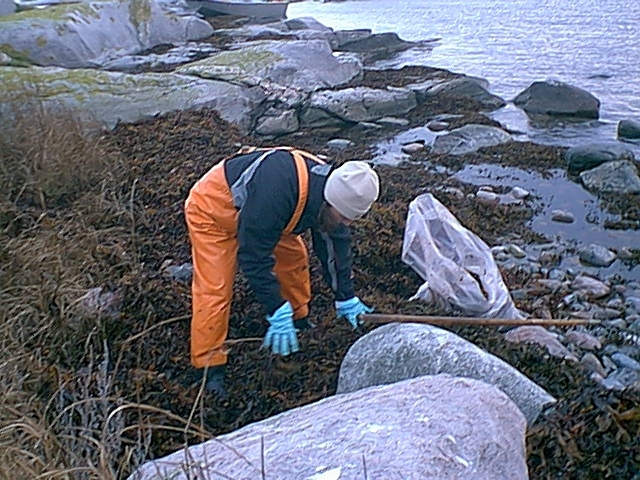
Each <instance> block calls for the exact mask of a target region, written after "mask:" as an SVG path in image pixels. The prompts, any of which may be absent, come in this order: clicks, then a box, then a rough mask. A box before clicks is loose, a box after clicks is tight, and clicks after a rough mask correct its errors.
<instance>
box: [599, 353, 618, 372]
mask: <svg viewBox="0 0 640 480" xmlns="http://www.w3.org/2000/svg"><path fill="white" fill-rule="evenodd" d="M602 364H603V365H604V368H606V369H607V370H609V371H611V370H616V369H617V368H618V365H616V362H614V361H613V360H611V357H608V356H607V355H603V357H602Z"/></svg>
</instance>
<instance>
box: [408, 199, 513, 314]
mask: <svg viewBox="0 0 640 480" xmlns="http://www.w3.org/2000/svg"><path fill="white" fill-rule="evenodd" d="M402 261H403V262H405V263H406V264H407V265H409V266H410V267H411V268H413V269H414V270H415V271H416V272H417V273H418V275H420V276H421V277H422V278H423V279H424V280H425V283H424V284H423V285H422V286H421V287H420V289H419V290H418V292H417V293H416V295H415V296H414V297H412V299H413V300H415V299H419V300H422V301H425V302H429V303H432V302H435V303H438V304H440V305H443V306H445V307H446V308H449V309H453V308H457V309H459V310H461V311H462V313H463V314H464V315H465V316H470V317H483V318H509V319H523V318H525V315H524V314H523V313H522V312H521V311H520V310H518V309H517V308H516V306H515V305H514V303H513V299H512V298H511V294H510V293H509V290H508V289H507V286H506V285H505V283H504V281H503V279H502V275H501V274H500V270H498V266H497V265H496V263H495V261H494V259H493V255H492V253H491V250H490V249H489V247H488V246H487V244H486V243H484V242H483V241H482V240H481V239H480V238H479V237H478V236H477V235H475V234H474V233H473V232H471V231H469V230H468V229H466V228H465V227H463V226H462V225H461V224H460V222H459V221H458V219H456V217H455V216H454V215H453V214H452V213H451V212H450V211H449V210H447V208H446V207H445V206H444V205H442V204H441V203H440V202H439V201H438V200H437V199H436V198H435V197H434V196H433V195H431V194H430V193H426V194H423V195H420V196H418V197H416V198H415V199H414V200H413V201H412V202H411V204H410V205H409V213H408V215H407V224H406V227H405V233H404V242H403V248H402Z"/></svg>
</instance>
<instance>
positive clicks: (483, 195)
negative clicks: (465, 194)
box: [476, 190, 500, 205]
mask: <svg viewBox="0 0 640 480" xmlns="http://www.w3.org/2000/svg"><path fill="white" fill-rule="evenodd" d="M476 198H477V199H478V201H479V202H480V203H483V204H485V205H497V204H498V203H500V196H499V195H498V194H497V193H493V192H489V191H487V190H479V191H478V193H476Z"/></svg>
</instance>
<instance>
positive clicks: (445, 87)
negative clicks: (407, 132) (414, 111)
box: [407, 76, 506, 111]
mask: <svg viewBox="0 0 640 480" xmlns="http://www.w3.org/2000/svg"><path fill="white" fill-rule="evenodd" d="M487 83H488V82H483V81H482V80H479V79H476V78H473V77H466V76H463V77H460V78H454V79H445V78H437V79H432V80H427V81H425V82H420V83H416V84H411V85H407V88H410V89H411V90H412V91H413V92H414V93H415V94H416V97H417V99H418V103H424V102H426V101H429V100H439V101H441V102H445V101H447V100H450V101H451V100H452V101H456V100H466V101H470V102H474V103H476V104H477V105H478V107H479V108H480V109H482V110H485V111H492V110H496V109H498V108H501V107H504V106H505V105H506V102H505V101H504V99H502V98H500V97H498V96H497V95H494V94H492V93H490V92H489V91H488V90H487Z"/></svg>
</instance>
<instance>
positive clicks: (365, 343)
mask: <svg viewBox="0 0 640 480" xmlns="http://www.w3.org/2000/svg"><path fill="white" fill-rule="evenodd" d="M443 373H446V374H450V375H455V376H458V377H468V378H475V379H477V380H481V381H483V382H486V383H488V384H491V385H495V386H496V387H498V388H500V389H501V390H502V391H503V392H505V393H506V394H507V395H508V396H509V397H510V398H511V400H513V401H514V403H515V404H516V405H518V407H519V408H520V410H522V412H523V414H524V416H525V417H526V418H527V421H528V422H529V423H530V424H531V423H533V422H534V421H535V420H536V418H537V417H538V415H540V412H541V411H542V409H543V408H544V407H545V406H546V405H549V404H552V403H555V402H556V400H555V399H554V398H553V397H552V396H551V395H549V394H548V393H547V392H546V391H544V390H543V389H542V388H541V387H540V386H538V385H537V384H535V383H534V382H533V381H531V380H529V379H528V378H527V377H526V376H525V375H523V374H522V373H520V372H519V371H518V370H516V369H515V368H513V367H512V366H511V365H509V364H508V363H506V362H504V361H502V360H500V359H499V358H498V357H495V356H493V355H491V354H489V353H487V352H485V351H484V350H481V349H480V348H478V347H476V346H475V345H474V344H472V343H470V342H468V341H466V340H464V339H463V338H460V337H459V336H457V335H455V334H453V333H451V332H449V331H447V330H443V329H440V328H436V327H432V326H430V325H418V324H412V323H391V324H388V325H384V326H382V327H379V328H376V329H375V330H373V331H371V332H369V333H368V334H366V335H364V336H363V337H361V338H359V339H358V340H357V341H356V342H355V343H354V344H353V345H352V346H351V348H350V349H349V351H348V352H347V355H346V356H345V358H344V360H343V362H342V365H341V366H340V374H339V377H338V390H337V392H338V393H339V394H342V393H349V392H355V391H357V390H360V389H363V388H368V387H371V386H374V385H386V384H391V383H394V382H398V381H401V380H405V379H408V378H415V377H420V376H423V375H438V374H443Z"/></svg>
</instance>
